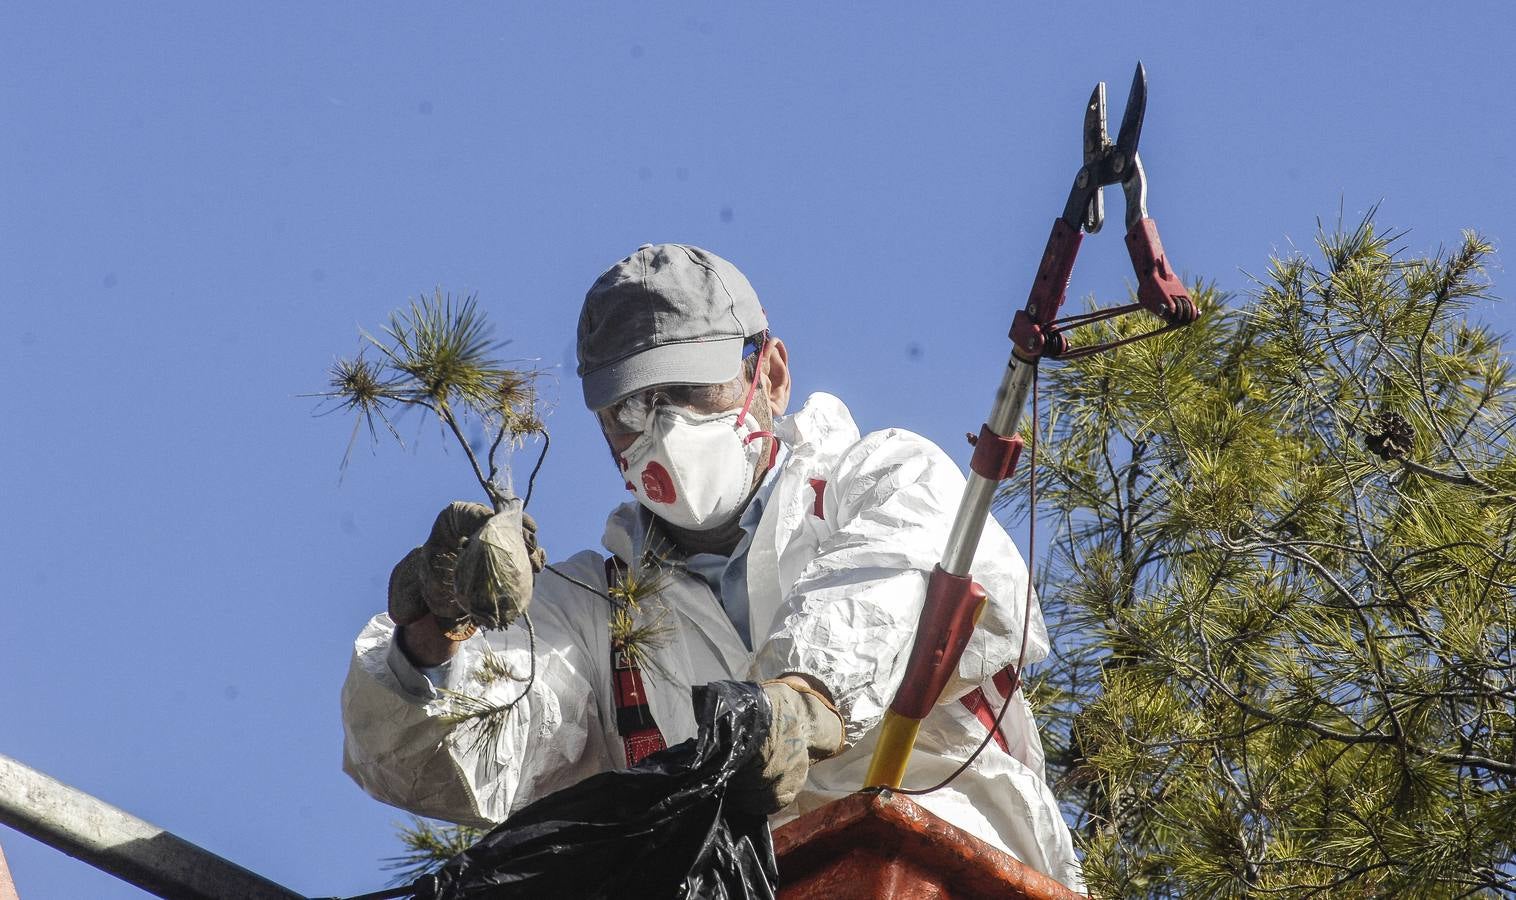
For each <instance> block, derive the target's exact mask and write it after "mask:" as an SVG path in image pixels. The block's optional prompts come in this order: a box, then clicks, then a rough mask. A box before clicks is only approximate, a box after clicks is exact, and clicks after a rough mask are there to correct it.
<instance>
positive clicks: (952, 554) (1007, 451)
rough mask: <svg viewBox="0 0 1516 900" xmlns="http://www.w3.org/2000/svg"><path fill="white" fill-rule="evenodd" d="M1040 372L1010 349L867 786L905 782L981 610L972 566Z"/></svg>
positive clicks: (1010, 467) (1033, 362)
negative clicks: (919, 738) (925, 722)
mask: <svg viewBox="0 0 1516 900" xmlns="http://www.w3.org/2000/svg"><path fill="white" fill-rule="evenodd" d="M1036 373H1037V361H1036V360H1035V359H1032V360H1025V359H1021V358H1020V357H1018V356H1017V355H1016V354H1014V353H1013V354H1011V358H1010V361H1009V362H1008V363H1007V364H1006V369H1005V374H1004V376H1003V377H1002V378H1001V381H1000V387H999V389H998V390H997V391H996V393H995V405H994V407H993V408H992V410H991V412H990V417H989V420H988V421H987V422H985V424H984V427H983V428H982V429H981V430H980V432H979V437H978V439H977V441H976V443H975V450H974V461H973V462H972V463H971V464H970V466H969V470H970V471H969V475H968V483H967V484H965V485H964V487H963V498H962V499H961V500H960V501H959V503H958V513H957V515H956V516H954V518H953V527H952V530H951V531H950V532H948V540H947V546H946V547H945V548H944V550H943V553H942V561H941V562H940V563H939V564H938V565H937V568H936V569H934V570H933V572H932V576H931V579H930V581H929V582H928V584H927V598H926V604H925V606H924V607H923V611H922V622H921V624H920V625H919V626H918V629H917V640H916V643H915V645H914V646H913V647H912V648H911V659H910V662H909V663H908V664H907V667H906V677H905V681H904V682H903V683H902V684H901V688H900V691H899V693H897V694H896V696H895V700H894V702H892V703H891V704H890V708H889V709H888V710H886V711H885V714H884V719H883V720H882V721H881V722H880V727H879V742H878V743H877V744H876V745H875V747H874V756H873V758H872V759H871V760H870V762H869V771H868V775H867V776H866V781H865V784H864V787H865V788H871V787H886V788H898V787H900V782H901V781H902V780H903V779H904V778H905V768H906V764H907V763H908V762H909V760H910V755H911V748H912V747H914V746H915V743H916V734H917V732H918V731H919V730H920V728H921V720H922V719H924V718H926V716H927V713H929V712H930V711H931V708H932V707H933V706H934V705H935V704H936V703H937V699H938V697H940V696H941V695H942V689H943V687H944V686H945V685H946V683H947V679H948V677H949V676H950V675H951V674H952V671H953V669H954V668H956V666H957V663H958V658H959V657H960V656H961V655H962V654H963V648H964V645H966V644H967V643H968V639H969V635H970V634H972V632H973V630H974V625H975V623H976V622H978V620H979V614H980V613H981V612H983V609H984V601H985V594H984V590H983V589H982V588H980V587H979V586H978V585H977V584H974V582H973V579H972V577H971V575H970V569H971V568H972V566H973V564H974V553H975V551H977V550H978V549H979V538H980V535H982V534H983V533H984V523H985V520H986V519H988V518H989V515H990V507H991V505H992V504H993V503H994V501H995V491H996V488H997V487H998V486H999V484H1000V482H1001V481H1002V480H1003V479H1004V478H1005V477H1006V476H1007V475H1009V473H1010V472H1011V471H1012V470H1013V469H1014V468H1015V465H1016V458H1017V456H1018V455H1019V453H1020V450H1021V439H1020V438H1014V437H1012V435H1014V434H1015V431H1016V426H1017V423H1019V422H1020V421H1021V413H1022V410H1023V409H1025V408H1026V398H1027V394H1028V393H1029V392H1030V390H1031V385H1032V378H1033V376H1035V375H1036ZM1028 552H1030V551H1028ZM1022 627H1023V628H1025V627H1028V625H1027V623H1022Z"/></svg>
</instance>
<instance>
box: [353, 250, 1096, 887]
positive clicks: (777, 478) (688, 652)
mask: <svg viewBox="0 0 1516 900" xmlns="http://www.w3.org/2000/svg"><path fill="white" fill-rule="evenodd" d="M578 357H579V374H580V375H581V376H582V378H583V387H584V400H585V404H586V406H588V407H589V409H590V410H591V411H593V412H594V413H595V415H596V416H597V417H598V419H599V422H600V425H601V428H602V430H603V432H604V434H605V438H606V442H607V443H608V445H609V447H610V450H611V453H612V456H613V458H614V459H615V462H616V464H617V465H618V466H619V467H620V469H621V471H622V474H623V476H624V478H625V480H626V482H627V487H628V488H629V489H630V490H631V491H632V492H633V493H634V494H635V497H636V499H635V501H633V502H627V503H624V504H622V505H621V506H619V507H617V508H616V509H614V510H612V512H611V514H610V517H609V519H608V520H607V522H606V529H605V537H604V544H605V550H606V551H609V555H606V554H605V553H603V552H601V551H598V550H585V551H583V552H581V553H578V554H576V555H574V556H571V557H569V558H568V559H566V560H563V561H561V562H558V563H555V564H553V565H549V566H546V567H545V568H542V569H541V571H539V572H538V574H537V575H536V577H535V580H534V581H532V582H529V585H530V586H529V587H528V588H526V589H523V590H522V591H521V593H523V594H524V596H520V597H513V598H507V599H508V601H509V603H511V604H515V605H516V606H517V607H519V608H521V609H525V608H526V606H527V604H528V602H529V603H530V617H531V620H532V622H533V625H534V630H535V646H536V660H535V663H536V665H535V679H534V680H533V681H532V682H531V684H530V687H529V688H528V689H526V690H525V693H524V696H523V697H522V699H521V701H520V702H519V703H517V704H516V705H515V706H513V707H512V708H511V710H510V712H509V713H508V714H506V721H505V723H504V726H503V727H502V728H500V729H499V730H498V733H494V732H492V733H491V735H490V739H489V740H485V741H481V740H479V739H477V732H475V731H474V730H473V729H471V728H470V727H469V726H467V725H457V726H455V725H452V724H450V722H454V721H457V720H456V719H455V718H453V717H451V716H450V715H449V714H450V713H452V712H456V708H455V707H456V703H457V694H458V693H462V694H469V695H473V696H476V697H477V698H478V699H479V700H481V701H483V702H484V703H494V704H503V703H505V702H507V701H509V700H510V699H511V698H513V697H516V696H517V695H521V694H522V693H523V683H522V682H521V681H518V680H514V679H512V678H510V677H503V678H500V677H494V678H492V677H491V672H498V671H499V669H500V663H501V662H502V661H503V662H504V663H505V664H506V665H507V666H509V668H510V669H511V670H512V671H514V672H515V673H518V674H519V673H525V672H527V671H528V670H529V668H530V662H531V661H530V659H529V650H528V638H527V634H526V631H525V629H523V628H521V627H515V626H513V627H511V628H508V629H506V630H503V631H489V632H480V631H475V630H474V629H472V628H471V627H458V620H460V619H462V618H463V617H464V615H465V613H466V612H467V609H468V606H469V602H470V600H469V598H466V597H465V598H459V597H457V596H454V593H455V592H454V591H452V590H449V589H446V588H447V587H449V586H450V584H449V583H448V579H447V578H446V577H443V576H442V575H439V574H438V573H439V572H441V571H443V570H445V569H446V566H447V564H448V562H447V561H448V560H450V559H455V558H457V553H458V550H459V547H460V546H461V545H463V544H466V543H467V539H468V538H469V536H470V535H477V534H478V533H479V529H480V528H481V527H484V526H486V524H487V523H488V522H489V520H490V519H491V517H492V511H491V510H490V509H489V508H487V507H483V506H480V505H478V504H463V503H455V504H453V505H451V506H450V507H448V508H447V509H445V510H444V511H443V513H442V515H440V516H439V517H438V520H437V522H436V524H435V526H434V528H433V530H432V533H431V536H430V537H429V538H428V540H427V543H426V544H425V545H423V546H422V547H418V548H416V550H413V551H412V552H411V554H409V555H408V556H406V558H405V559H404V560H403V561H402V562H401V564H400V565H399V566H397V567H396V570H395V572H394V574H393V575H392V577H391V583H390V602H389V613H388V614H380V615H377V616H375V617H374V618H373V619H372V620H371V621H370V622H369V623H368V625H367V627H365V628H364V629H363V631H362V633H361V634H360V635H359V636H358V639H357V642H356V647H355V652H354V656H353V661H352V666H351V668H350V670H349V673H348V677H347V682H346V684H345V685H344V687H343V692H342V704H343V720H344V725H345V730H346V743H345V748H344V749H345V752H344V769H345V770H346V771H347V772H348V774H350V775H351V776H352V777H353V778H354V779H355V780H356V781H357V782H358V783H359V784H360V785H361V786H362V787H363V788H364V790H366V791H368V792H369V793H370V794H372V795H373V796H374V797H376V798H378V799H379V800H382V801H384V802H386V803H391V804H394V805H395V806H399V807H401V808H404V809H407V810H410V811H412V812H415V813H418V814H420V815H424V816H431V817H435V818H439V819H446V820H449V821H454V822H463V823H469V824H473V825H478V826H484V827H488V826H491V825H493V824H495V823H498V822H500V821H502V820H504V819H505V818H506V817H507V816H509V815H510V814H511V813H512V812H513V811H514V810H517V809H519V808H521V807H523V806H525V805H526V804H528V803H530V802H532V801H533V800H536V799H538V798H540V797H542V796H544V795H546V794H548V793H551V792H552V791H555V790H558V789H560V788H564V787H567V786H569V785H571V784H574V783H576V782H578V781H580V780H582V779H584V778H586V777H588V776H590V775H593V774H596V773H598V772H603V771H606V770H609V769H617V768H622V767H625V766H627V765H629V764H632V763H634V762H636V761H637V760H640V759H641V758H642V757H644V756H646V755H648V754H649V753H651V752H653V751H655V750H657V749H660V748H662V747H664V746H672V745H674V744H677V743H679V742H681V741H684V740H686V739H688V738H691V737H694V736H695V734H696V730H697V725H698V723H697V722H696V721H695V713H694V709H693V706H692V704H691V699H690V689H691V686H692V685H700V684H705V683H708V682H712V681H719V680H739V681H753V682H759V683H761V684H762V685H763V692H764V695H765V696H766V698H767V700H768V702H769V706H770V708H771V709H772V717H773V718H772V723H771V726H770V729H769V731H770V733H769V738H768V740H766V741H765V743H764V746H763V747H762V749H761V751H760V752H759V754H758V755H757V759H756V761H755V762H754V763H752V764H751V767H752V769H753V771H751V772H748V773H746V778H745V780H744V784H743V785H742V786H741V790H739V791H738V792H737V796H738V797H739V802H741V803H743V804H744V805H746V806H747V807H749V808H752V809H756V810H761V811H763V812H765V813H770V814H772V819H771V821H772V823H773V824H775V825H778V824H780V823H782V822H784V821H788V820H789V819H792V818H794V817H795V816H797V815H799V814H801V813H804V812H807V811H809V810H812V809H815V808H816V807H818V806H821V805H823V804H825V803H828V802H830V801H832V800H836V799H838V798H841V797H844V796H846V795H848V794H850V793H853V792H855V791H857V790H858V789H859V788H860V787H861V786H862V785H863V783H864V777H865V773H866V771H867V769H868V765H869V760H870V757H871V754H872V752H873V749H874V742H875V737H876V731H877V726H878V723H879V721H880V718H881V716H882V715H883V714H884V711H885V708H886V707H887V706H888V705H889V702H890V700H891V698H892V697H893V696H894V694H895V690H896V688H897V687H898V686H899V683H900V679H901V677H902V675H903V672H904V669H905V663H906V658H907V654H908V651H909V648H910V645H911V640H912V636H913V632H914V630H915V626H916V622H917V617H918V616H919V614H920V611H921V606H922V602H923V598H924V596H925V591H926V584H927V578H928V575H929V573H930V572H931V570H932V567H933V565H934V564H935V563H936V562H937V561H938V558H939V556H940V555H941V553H942V550H943V548H944V546H945V545H946V541H947V536H948V530H949V527H950V525H951V522H952V518H953V514H954V512H955V510H956V508H957V505H958V501H959V498H960V494H961V492H962V490H963V485H964V478H963V475H962V474H961V472H960V471H959V469H958V467H957V466H956V465H955V464H954V463H953V461H952V460H951V459H949V458H948V456H947V455H946V454H945V453H944V452H943V451H942V450H941V449H939V448H938V447H937V446H936V445H934V444H932V443H931V442H930V441H928V440H926V439H925V438H922V437H920V436H918V435H915V434H912V433H910V432H907V431H902V430H899V429H887V430H884V431H877V432H874V433H872V434H868V435H860V434H859V433H858V429H857V426H855V425H854V424H853V420H852V418H851V417H850V416H849V414H848V411H847V408H846V407H845V406H843V404H842V402H841V401H840V400H838V399H837V398H836V397H833V396H830V395H828V394H823V393H817V394H813V395H812V396H811V397H809V398H808V399H807V400H806V401H805V403H804V404H803V405H802V406H801V408H800V409H799V410H798V411H796V412H794V413H792V414H786V411H787V409H788V406H789V400H790V387H791V381H790V371H789V360H788V355H787V351H786V349H785V346H784V342H783V341H781V340H779V339H778V338H777V337H773V336H771V335H770V334H769V328H768V321H767V319H766V317H765V315H764V311H763V309H762V308H761V307H760V306H759V302H758V297H757V295H756V294H755V293H754V291H753V288H752V286H751V285H750V284H749V283H748V281H747V279H746V278H745V277H744V276H743V275H742V273H741V272H739V271H738V270H737V269H736V268H735V267H734V266H732V264H731V263H729V262H727V261H726V260H724V259H721V258H720V257H718V256H716V255H715V254H712V253H710V252H708V251H705V250H701V249H699V248H696V247H689V246H683V245H678V244H660V245H656V246H654V245H648V246H644V247H642V248H640V249H639V250H638V251H637V252H636V253H634V254H632V255H631V256H629V257H627V258H626V259H624V260H622V261H621V262H619V263H617V264H616V265H614V266H612V267H611V268H610V269H609V270H608V271H606V272H605V274H603V275H601V276H600V278H599V279H598V280H597V281H596V282H595V284H594V285H593V286H592V287H591V288H590V290H589V293H588V294H587V295H586V297H585V300H584V307H583V310H582V312H581V314H580V320H579V336H578ZM502 515H504V514H502ZM511 515H514V516H516V517H519V515H520V513H519V510H517V511H513V512H512V513H511ZM516 521H519V519H517V518H513V519H511V522H510V524H511V525H512V527H513V528H514V529H515V531H514V532H513V533H519V534H521V535H522V537H521V544H522V546H523V547H524V548H526V549H525V550H524V551H523V552H528V551H532V550H533V548H535V543H534V531H535V528H534V526H532V525H531V523H530V519H527V520H526V522H527V527H526V528H525V530H524V531H523V529H521V528H520V527H519V526H516V525H515V524H514V523H515V522H516ZM537 555H538V556H540V554H537ZM538 565H539V566H540V563H539V564H538ZM973 571H974V576H975V578H976V580H977V581H978V582H980V583H981V584H982V585H983V586H984V587H985V588H986V590H987V592H988V594H989V603H988V605H987V607H986V609H985V612H984V614H983V616H982V617H981V618H980V620H979V623H978V627H977V628H976V629H975V631H974V635H973V638H972V640H971V641H970V642H969V645H968V648H967V650H966V651H965V652H964V654H963V658H962V660H961V661H960V662H959V664H958V667H957V671H956V673H955V675H954V677H953V678H952V679H951V680H950V681H949V682H948V687H947V690H946V692H945V694H944V695H943V698H942V700H941V701H940V702H939V703H938V705H937V706H936V708H935V709H934V710H933V711H932V713H931V714H930V715H929V716H928V717H927V718H926V720H925V721H924V722H923V723H922V727H921V730H920V736H919V738H918V741H917V744H916V749H915V752H914V753H913V755H912V757H911V766H910V771H909V773H908V775H909V779H908V782H907V785H906V786H907V787H910V786H925V785H929V784H935V783H936V782H938V781H940V780H942V779H943V778H945V777H946V776H947V775H948V774H950V773H951V772H952V771H953V770H954V769H956V768H957V767H958V765H959V764H960V763H961V762H962V761H963V760H964V759H965V758H966V757H967V756H968V755H969V754H970V753H972V752H973V750H974V748H975V747H977V746H978V745H979V744H980V742H981V741H982V740H983V739H984V737H985V735H986V729H987V727H988V726H990V725H993V723H994V715H995V713H996V712H998V711H999V709H1000V706H1001V704H1002V703H1003V702H1004V693H1003V691H1004V690H1005V689H1006V687H1007V686H1008V684H1009V681H1010V679H1009V673H1010V667H1012V666H1014V664H1015V663H1016V660H1017V656H1018V652H1019V651H1020V649H1021V645H1022V629H1023V627H1026V628H1028V629H1029V630H1030V633H1029V634H1028V636H1027V640H1026V647H1027V651H1026V661H1027V662H1028V663H1031V662H1035V661H1037V660H1040V659H1042V658H1043V657H1045V656H1046V655H1047V652H1048V637H1047V632H1046V630H1045V628H1044V626H1043V622H1042V616H1041V612H1040V610H1039V608H1038V607H1037V605H1036V604H1035V603H1033V604H1032V605H1031V607H1030V609H1031V617H1030V622H1027V623H1023V621H1022V617H1023V614H1024V612H1025V610H1026V601H1027V596H1026V578H1027V572H1026V566H1025V564H1024V563H1023V562H1022V559H1021V556H1020V554H1019V553H1018V552H1017V550H1016V547H1015V545H1014V544H1013V543H1012V542H1011V540H1010V538H1009V537H1008V536H1007V535H1006V534H1005V532H1004V531H1003V530H1002V529H1001V528H1000V527H999V525H997V524H996V523H995V522H994V521H991V522H989V523H988V524H987V526H986V528H985V530H984V536H983V539H982V540H981V541H980V544H979V549H978V555H977V556H976V557H975V562H974V569H973ZM628 578H630V579H631V581H630V583H631V584H632V585H634V586H638V587H637V590H636V591H634V593H638V594H640V596H639V598H638V602H636V603H635V604H633V605H631V606H627V605H626V604H625V603H624V598H625V594H626V590H625V586H626V584H627V581H626V579H628ZM439 585H441V587H439ZM618 588H619V590H618ZM618 606H619V607H620V608H622V609H623V610H625V611H626V613H627V614H628V615H630V616H631V619H632V620H631V621H630V622H628V621H622V622H621V623H619V625H613V624H612V618H613V617H612V612H613V609H614V608H616V607H618ZM464 621H465V622H466V621H467V620H466V619H464ZM629 626H630V627H629ZM629 635H630V640H631V641H635V646H631V645H630V644H629V637H628V636H629ZM796 748H799V749H798V750H797V749H796ZM915 799H917V801H918V802H919V803H921V805H922V806H924V807H926V808H927V809H928V810H930V811H932V812H933V813H935V814H937V815H938V816H940V817H942V818H943V819H946V820H947V821H949V822H952V823H953V824H955V825H957V826H958V827H960V828H962V829H964V830H966V831H968V832H970V833H971V834H974V835H976V836H978V837H980V838H982V839H983V840H985V841H988V842H989V843H991V844H993V845H995V846H997V847H1001V848H1003V849H1005V850H1007V851H1009V852H1010V853H1011V854H1013V855H1014V856H1016V857H1017V858H1018V859H1020V860H1021V861H1022V862H1024V863H1026V864H1027V865H1029V866H1031V867H1033V868H1035V869H1038V870H1039V871H1042V872H1044V873H1047V874H1049V875H1051V876H1053V877H1054V878H1057V879H1058V880H1060V881H1062V882H1064V883H1065V884H1068V885H1071V886H1073V887H1076V888H1078V887H1081V886H1082V882H1081V879H1080V876H1079V864H1078V862H1077V860H1076V859H1075V856H1074V851H1073V846H1072V843H1071V840H1070V836H1069V831H1068V828H1067V826H1066V825H1065V824H1064V822H1063V819H1062V817H1061V815H1060V814H1059V810H1058V804H1057V801H1056V800H1055V798H1054V797H1053V794H1052V792H1051V791H1050V790H1049V788H1048V785H1047V783H1046V781H1045V780H1044V766H1043V753H1042V747H1041V743H1040V741H1039V739H1038V736H1037V727H1036V725H1035V723H1034V722H1033V720H1032V716H1031V710H1030V707H1029V706H1028V705H1027V703H1026V701H1025V699H1024V698H1023V696H1022V695H1021V692H1019V691H1018V692H1017V694H1016V695H1015V696H1014V697H1013V698H1012V699H1011V701H1010V707H1009V709H1008V710H1007V712H1006V714H1005V718H1004V720H1003V724H1002V728H1001V731H1000V733H999V734H997V735H995V740H994V742H993V743H991V744H990V745H989V746H988V747H987V748H986V750H985V752H983V753H981V754H980V755H979V757H978V759H977V760H976V761H975V762H974V764H973V765H972V766H970V767H969V768H968V769H967V770H966V771H965V772H963V774H961V775H960V776H959V777H958V778H957V779H956V780H954V781H953V782H952V783H951V784H950V785H948V786H947V787H945V788H943V789H941V790H939V791H936V792H935V793H931V794H927V795H925V796H921V797H917V798H915Z"/></svg>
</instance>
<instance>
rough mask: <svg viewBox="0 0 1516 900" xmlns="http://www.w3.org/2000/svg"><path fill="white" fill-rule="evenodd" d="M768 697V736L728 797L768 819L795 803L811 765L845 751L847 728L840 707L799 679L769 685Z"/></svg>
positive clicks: (792, 677)
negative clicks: (845, 731) (844, 743)
mask: <svg viewBox="0 0 1516 900" xmlns="http://www.w3.org/2000/svg"><path fill="white" fill-rule="evenodd" d="M763 693H764V696H765V697H767V698H768V701H769V710H770V713H771V716H772V717H771V719H770V721H769V732H768V736H767V737H765V738H764V740H763V745H762V746H761V747H759V748H758V751H757V752H756V753H754V754H753V756H752V757H751V758H750V759H749V760H748V762H747V764H746V765H745V766H743V767H742V769H741V770H739V771H738V772H737V773H736V774H735V775H734V776H733V777H732V780H731V782H730V785H729V787H728V789H727V798H728V799H729V800H730V801H731V802H732V803H734V804H736V805H737V806H738V807H739V808H741V809H744V810H747V811H748V812H752V813H757V814H759V815H765V816H767V815H772V814H774V813H776V812H778V811H779V810H781V809H784V808H785V807H786V806H789V805H790V804H791V803H793V802H795V796H796V795H797V794H799V793H800V789H801V788H802V787H804V786H805V779H806V776H807V775H808V774H809V773H810V770H811V763H813V762H820V761H821V760H823V759H830V758H831V757H833V756H836V755H837V754H838V753H841V752H842V748H843V723H842V715H841V713H839V712H837V707H836V706H834V705H833V704H832V702H831V701H830V700H828V699H827V698H826V697H824V696H822V694H821V693H820V692H819V691H817V690H815V689H814V688H812V687H811V686H810V685H808V684H806V683H805V679H803V678H801V677H799V676H795V675H789V676H785V677H784V678H781V679H779V680H776V681H765V682H764V683H763Z"/></svg>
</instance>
